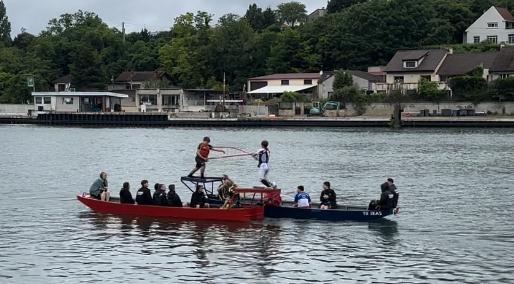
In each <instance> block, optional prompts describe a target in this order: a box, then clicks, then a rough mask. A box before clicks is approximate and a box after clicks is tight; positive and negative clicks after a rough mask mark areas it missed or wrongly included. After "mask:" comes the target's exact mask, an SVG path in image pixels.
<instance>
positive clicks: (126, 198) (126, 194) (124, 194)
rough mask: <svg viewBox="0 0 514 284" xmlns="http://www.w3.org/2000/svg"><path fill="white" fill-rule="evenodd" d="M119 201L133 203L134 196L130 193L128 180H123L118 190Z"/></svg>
mask: <svg viewBox="0 0 514 284" xmlns="http://www.w3.org/2000/svg"><path fill="white" fill-rule="evenodd" d="M120 203H127V204H134V203H135V201H134V198H132V193H130V184H129V183H128V182H124V183H123V187H122V188H121V190H120Z"/></svg>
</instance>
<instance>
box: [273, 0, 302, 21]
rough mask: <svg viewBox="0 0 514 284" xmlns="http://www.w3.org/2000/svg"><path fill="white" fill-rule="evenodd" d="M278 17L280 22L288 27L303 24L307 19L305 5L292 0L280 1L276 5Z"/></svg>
mask: <svg viewBox="0 0 514 284" xmlns="http://www.w3.org/2000/svg"><path fill="white" fill-rule="evenodd" d="M277 8H278V11H277V14H278V19H279V20H280V22H281V23H285V24H287V25H288V26H290V27H294V26H296V25H297V24H303V23H304V22H305V20H306V19H307V11H306V10H305V5H304V4H302V3H300V2H296V1H292V2H287V3H282V4H279V5H278V7H277Z"/></svg>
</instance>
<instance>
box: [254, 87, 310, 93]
mask: <svg viewBox="0 0 514 284" xmlns="http://www.w3.org/2000/svg"><path fill="white" fill-rule="evenodd" d="M313 87H316V85H303V86H266V87H263V88H260V89H257V90H253V91H251V92H248V94H282V93H284V92H298V91H303V90H307V89H310V88H313Z"/></svg>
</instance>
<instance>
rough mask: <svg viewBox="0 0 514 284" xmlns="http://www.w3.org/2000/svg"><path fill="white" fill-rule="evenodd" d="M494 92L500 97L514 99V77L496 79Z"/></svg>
mask: <svg viewBox="0 0 514 284" xmlns="http://www.w3.org/2000/svg"><path fill="white" fill-rule="evenodd" d="M494 94H495V96H496V97H497V98H498V99H503V100H514V77H508V78H505V79H497V80H496V81H494Z"/></svg>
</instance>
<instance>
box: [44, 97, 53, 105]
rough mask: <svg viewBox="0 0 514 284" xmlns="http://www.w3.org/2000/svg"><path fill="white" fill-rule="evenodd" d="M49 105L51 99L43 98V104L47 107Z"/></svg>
mask: <svg viewBox="0 0 514 284" xmlns="http://www.w3.org/2000/svg"><path fill="white" fill-rule="evenodd" d="M51 103H52V98H50V97H44V98H43V104H45V105H49V104H51Z"/></svg>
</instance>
